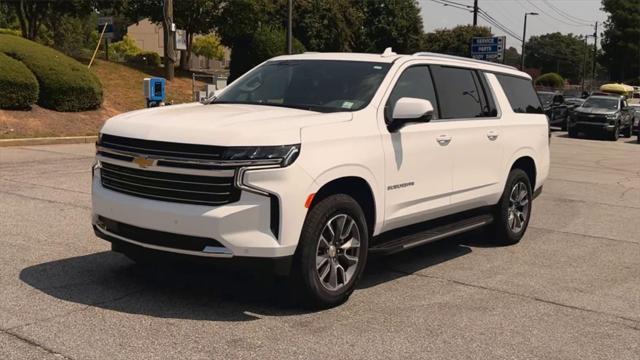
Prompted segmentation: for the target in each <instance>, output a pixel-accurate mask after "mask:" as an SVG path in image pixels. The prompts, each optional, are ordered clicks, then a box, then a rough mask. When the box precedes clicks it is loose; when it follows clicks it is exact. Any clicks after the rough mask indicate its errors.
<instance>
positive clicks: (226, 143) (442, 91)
mask: <svg viewBox="0 0 640 360" xmlns="http://www.w3.org/2000/svg"><path fill="white" fill-rule="evenodd" d="M548 131H549V130H548V123H547V119H546V116H545V114H544V112H543V109H542V106H541V104H540V102H539V100H538V97H537V96H536V93H535V91H534V89H533V87H532V84H531V78H530V77H529V75H527V74H525V73H523V72H520V71H517V70H516V69H514V68H512V67H508V66H504V65H500V64H494V63H489V62H482V61H476V60H472V59H467V58H459V57H452V56H446V55H441V54H433V53H418V54H414V55H396V54H395V53H393V52H391V51H389V50H388V51H385V53H384V54H382V55H374V54H345V53H305V54H301V55H292V56H281V57H277V58H274V59H271V60H269V61H266V62H264V63H262V64H261V65H259V66H257V67H256V68H254V69H253V70H251V71H249V72H248V73H246V74H245V75H243V76H242V77H240V78H238V79H237V80H236V81H234V82H233V83H232V84H231V85H230V86H228V87H227V88H225V89H224V90H223V91H222V92H221V93H219V94H217V96H216V97H214V98H212V99H210V101H208V102H207V103H206V104H204V103H192V104H184V105H176V106H166V107H157V108H152V109H145V110H140V111H134V112H130V113H126V114H122V115H119V116H116V117H114V118H112V119H110V120H108V121H107V122H106V124H105V125H104V127H103V128H102V130H101V133H100V139H99V141H98V142H97V155H96V159H97V160H96V163H95V166H94V167H93V194H92V202H93V226H94V229H95V232H96V234H97V235H98V236H99V237H101V238H103V239H106V240H108V241H110V242H111V243H112V249H113V250H114V251H118V252H122V253H124V254H126V255H127V256H129V257H130V258H132V259H134V260H141V259H143V258H145V257H146V256H147V255H148V254H150V253H154V254H156V255H158V254H160V253H165V254H166V253H174V254H182V255H186V256H192V257H201V258H232V259H233V260H234V261H240V260H260V259H262V260H268V262H269V263H274V264H275V265H277V266H275V267H274V271H277V272H278V273H280V274H282V273H285V274H290V275H291V278H292V280H293V282H294V283H295V284H297V285H298V286H299V291H300V294H301V295H303V296H304V297H305V298H306V300H308V302H309V303H310V304H314V305H317V306H333V305H336V304H339V303H341V302H343V301H345V300H346V299H347V298H348V297H349V295H350V294H351V293H352V292H353V290H354V287H355V286H356V284H357V282H358V279H359V278H360V276H361V274H362V271H363V268H364V266H365V263H366V261H367V255H368V254H374V253H377V254H388V253H393V252H397V251H401V250H405V249H409V248H412V247H414V246H418V245H421V244H425V243H427V242H430V241H435V240H438V239H442V238H445V237H449V236H452V235H455V234H459V233H462V232H465V231H469V230H473V229H477V228H480V227H486V228H487V230H488V235H487V236H486V237H487V239H488V240H489V241H492V242H495V243H498V244H513V243H516V242H518V241H519V240H520V239H521V238H522V236H523V235H524V233H525V230H526V229H527V224H528V223H529V219H530V217H531V202H532V200H533V199H534V197H535V196H536V195H537V194H538V193H539V192H540V190H541V189H542V185H543V183H544V181H545V179H546V178H547V174H548V171H549V133H548Z"/></svg>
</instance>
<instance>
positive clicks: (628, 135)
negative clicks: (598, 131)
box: [622, 124, 633, 139]
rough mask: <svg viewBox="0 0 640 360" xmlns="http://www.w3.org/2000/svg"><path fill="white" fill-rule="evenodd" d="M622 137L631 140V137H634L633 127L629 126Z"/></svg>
mask: <svg viewBox="0 0 640 360" xmlns="http://www.w3.org/2000/svg"><path fill="white" fill-rule="evenodd" d="M622 135H623V136H624V137H626V138H629V139H631V136H632V135H633V125H632V124H629V126H627V127H626V128H625V130H624V133H623V134H622Z"/></svg>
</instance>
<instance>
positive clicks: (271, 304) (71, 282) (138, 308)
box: [20, 237, 472, 321]
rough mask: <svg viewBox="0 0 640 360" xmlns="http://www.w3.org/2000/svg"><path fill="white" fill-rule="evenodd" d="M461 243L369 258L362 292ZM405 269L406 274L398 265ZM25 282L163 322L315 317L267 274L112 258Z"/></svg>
mask: <svg viewBox="0 0 640 360" xmlns="http://www.w3.org/2000/svg"><path fill="white" fill-rule="evenodd" d="M465 239H466V241H469V237H459V238H453V239H448V240H444V241H441V242H438V243H433V244H427V245H424V246H421V247H418V248H416V249H412V250H409V251H406V252H403V253H399V254H396V255H391V256H386V257H381V258H371V259H370V261H369V264H368V266H367V268H366V270H365V273H364V276H363V279H362V280H361V282H360V284H359V286H358V288H359V289H367V288H370V287H374V286H377V285H380V284H383V283H386V282H388V281H393V280H395V279H397V278H400V277H403V276H407V275H410V274H412V273H414V272H417V271H421V270H424V269H427V268H429V267H431V266H434V265H437V264H440V263H443V262H446V261H449V260H452V259H455V258H458V257H460V256H463V255H466V254H469V253H470V252H471V251H472V250H471V248H470V247H469V246H468V245H465V244H464V242H465ZM399 264H401V265H402V266H401V267H402V270H398V269H397V268H396V265H399ZM20 279H21V280H22V281H23V282H25V283H26V284H28V285H30V286H32V287H33V288H36V289H38V290H40V291H42V292H43V293H45V294H47V295H50V296H52V297H54V298H57V299H60V300H64V301H69V302H74V303H79V304H84V305H88V306H94V307H98V308H103V309H108V310H113V311H118V312H123V313H130V314H143V315H147V316H153V317H160V318H176V319H192V320H206V321H251V320H256V319H259V318H260V317H261V316H291V315H298V314H304V313H309V312H311V311H312V310H308V309H305V308H304V307H302V306H300V304H299V303H298V302H297V300H296V296H295V294H294V293H293V292H292V291H291V288H290V286H289V285H288V283H287V282H286V281H285V280H284V279H281V278H278V277H276V276H273V275H271V274H269V273H266V272H257V271H250V270H246V269H244V270H242V269H237V268H229V267H221V266H213V265H206V266H205V265H191V264H169V265H162V266H141V265H136V264H134V263H133V262H131V261H130V260H129V259H127V258H126V257H124V256H123V255H120V254H118V253H113V252H100V253H95V254H90V255H84V256H77V257H71V258H67V259H61V260H56V261H51V262H47V263H42V264H37V265H34V266H30V267H27V268H25V269H23V270H22V271H21V272H20Z"/></svg>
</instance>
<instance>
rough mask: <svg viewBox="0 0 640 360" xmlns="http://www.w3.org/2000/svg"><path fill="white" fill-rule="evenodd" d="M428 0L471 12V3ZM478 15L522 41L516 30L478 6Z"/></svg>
mask: <svg viewBox="0 0 640 360" xmlns="http://www.w3.org/2000/svg"><path fill="white" fill-rule="evenodd" d="M429 1H431V2H434V3H436V4H440V5H444V6H450V7H452V8H455V9H459V10H464V11H468V12H473V6H471V5H466V4H462V3H459V2H455V1H451V0H429ZM478 16H480V17H481V18H482V19H484V20H485V21H486V22H488V23H489V24H490V25H493V26H495V27H496V28H498V29H500V30H502V31H503V32H505V33H506V34H507V35H509V36H510V37H512V38H514V39H516V40H518V41H522V40H521V39H520V38H519V37H518V35H517V34H516V32H514V31H512V30H511V29H509V28H508V27H507V26H505V25H504V24H502V23H501V22H499V21H498V20H497V19H495V18H494V17H492V16H491V15H489V13H487V12H486V11H484V10H483V9H481V8H478Z"/></svg>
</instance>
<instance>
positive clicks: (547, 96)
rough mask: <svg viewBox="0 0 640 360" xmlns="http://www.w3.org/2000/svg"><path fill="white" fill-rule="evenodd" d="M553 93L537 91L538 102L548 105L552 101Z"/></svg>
mask: <svg viewBox="0 0 640 360" xmlns="http://www.w3.org/2000/svg"><path fill="white" fill-rule="evenodd" d="M553 95H554V94H552V93H538V97H539V98H540V102H541V103H542V104H543V105H549V104H551V103H552V102H553Z"/></svg>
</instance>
